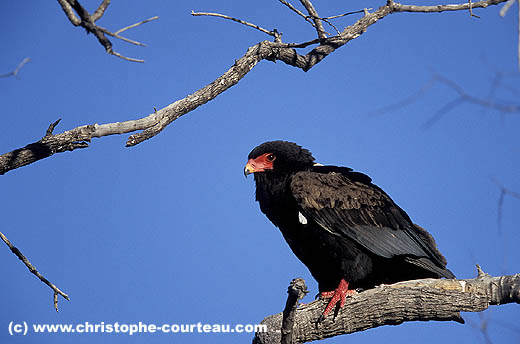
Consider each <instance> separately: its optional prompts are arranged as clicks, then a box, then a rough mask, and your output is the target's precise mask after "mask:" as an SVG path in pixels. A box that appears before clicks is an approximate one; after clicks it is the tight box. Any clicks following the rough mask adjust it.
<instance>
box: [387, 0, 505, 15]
mask: <svg viewBox="0 0 520 344" xmlns="http://www.w3.org/2000/svg"><path fill="white" fill-rule="evenodd" d="M506 1H507V0H484V1H477V2H467V3H465V4H449V5H434V6H417V5H403V4H400V3H398V2H394V1H392V0H388V5H389V6H391V7H392V12H421V13H433V12H446V11H461V10H469V9H470V8H471V9H473V8H478V7H481V8H486V7H488V6H490V5H498V4H500V3H502V2H506Z"/></svg>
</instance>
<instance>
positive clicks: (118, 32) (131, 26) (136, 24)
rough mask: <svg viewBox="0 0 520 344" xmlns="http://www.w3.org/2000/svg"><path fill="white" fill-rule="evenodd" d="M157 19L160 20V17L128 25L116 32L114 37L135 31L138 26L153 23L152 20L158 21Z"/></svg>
mask: <svg viewBox="0 0 520 344" xmlns="http://www.w3.org/2000/svg"><path fill="white" fill-rule="evenodd" d="M156 19H159V16H153V17H151V18H148V19H145V20H143V21H140V22H139V23H135V24H132V25H128V26H126V27H124V28H122V29H119V30H117V31H116V32H114V37H117V35H119V34H120V33H121V32H123V31H126V30H128V29H133V28H134V27H137V26H139V25H142V24H146V23H148V22H151V21H152V20H156ZM118 38H119V37H118Z"/></svg>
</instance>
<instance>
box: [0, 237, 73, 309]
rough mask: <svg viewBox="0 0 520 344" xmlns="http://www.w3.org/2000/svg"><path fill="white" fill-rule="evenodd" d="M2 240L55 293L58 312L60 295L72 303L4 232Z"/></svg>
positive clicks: (55, 305) (55, 307) (55, 304)
mask: <svg viewBox="0 0 520 344" xmlns="http://www.w3.org/2000/svg"><path fill="white" fill-rule="evenodd" d="M0 238H2V240H3V241H4V242H5V244H6V245H7V246H8V247H9V249H11V252H13V253H14V255H15V256H17V257H18V259H20V260H21V261H22V262H23V263H24V264H25V266H27V269H29V271H30V272H31V273H32V274H33V275H35V276H36V277H38V278H39V279H40V281H42V282H43V283H45V284H46V285H47V286H49V288H51V289H52V290H53V291H54V309H56V312H57V311H58V294H59V295H61V296H62V297H63V298H64V299H65V300H67V301H70V298H69V295H67V294H65V293H64V292H62V291H61V290H60V289H59V288H58V287H56V286H55V285H54V284H52V283H51V282H50V281H49V280H48V279H46V278H45V277H43V276H42V274H41V273H39V272H38V270H36V268H35V267H34V265H32V264H31V262H30V261H29V259H27V258H26V257H25V256H24V255H23V254H22V252H20V250H19V249H18V248H16V247H15V246H14V245H13V244H11V242H10V241H9V239H7V237H6V236H5V235H4V234H3V233H2V232H0Z"/></svg>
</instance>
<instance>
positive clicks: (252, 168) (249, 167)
mask: <svg viewBox="0 0 520 344" xmlns="http://www.w3.org/2000/svg"><path fill="white" fill-rule="evenodd" d="M254 172H256V170H255V166H254V163H253V161H252V159H250V160H249V161H248V162H247V164H246V167H244V177H246V178H247V176H248V175H250V174H251V173H254Z"/></svg>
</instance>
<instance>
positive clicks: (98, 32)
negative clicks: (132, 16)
mask: <svg viewBox="0 0 520 344" xmlns="http://www.w3.org/2000/svg"><path fill="white" fill-rule="evenodd" d="M58 3H59V4H60V5H61V8H62V9H63V11H64V12H65V15H66V16H67V18H68V19H69V21H70V22H71V23H72V25H74V26H81V27H83V28H84V29H85V30H87V34H88V33H92V34H94V36H96V38H97V39H98V41H99V43H100V44H101V45H102V46H103V47H104V48H105V51H106V52H107V53H109V54H110V55H114V56H116V57H119V58H121V59H123V60H127V61H131V62H141V63H142V62H144V60H141V59H136V58H133V57H127V56H124V55H122V54H120V53H118V52H116V51H114V50H113V48H112V42H111V41H110V40H109V39H108V38H107V37H106V36H105V35H109V36H112V37H115V38H117V39H120V40H122V41H124V42H127V43H131V44H135V45H138V46H142V47H144V46H145V44H143V43H141V42H137V41H134V40H131V39H129V38H126V37H123V36H121V35H120V33H121V32H123V31H126V30H128V29H132V28H134V27H137V26H139V25H142V24H145V23H148V22H150V21H152V20H156V19H159V17H158V16H155V17H152V18H148V19H146V20H143V21H140V22H138V23H135V24H132V25H129V26H126V27H124V28H122V29H119V30H117V31H116V32H111V31H109V30H107V29H105V28H104V27H101V26H99V25H96V24H95V22H96V21H97V20H99V19H100V18H101V17H102V16H103V14H104V13H105V10H106V9H107V7H108V5H110V0H103V2H102V3H101V4H100V5H99V7H98V8H97V9H96V11H95V12H94V13H93V14H92V15H90V14H89V13H88V11H87V10H86V9H85V8H84V7H83V6H81V4H80V3H79V1H77V0H58Z"/></svg>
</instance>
